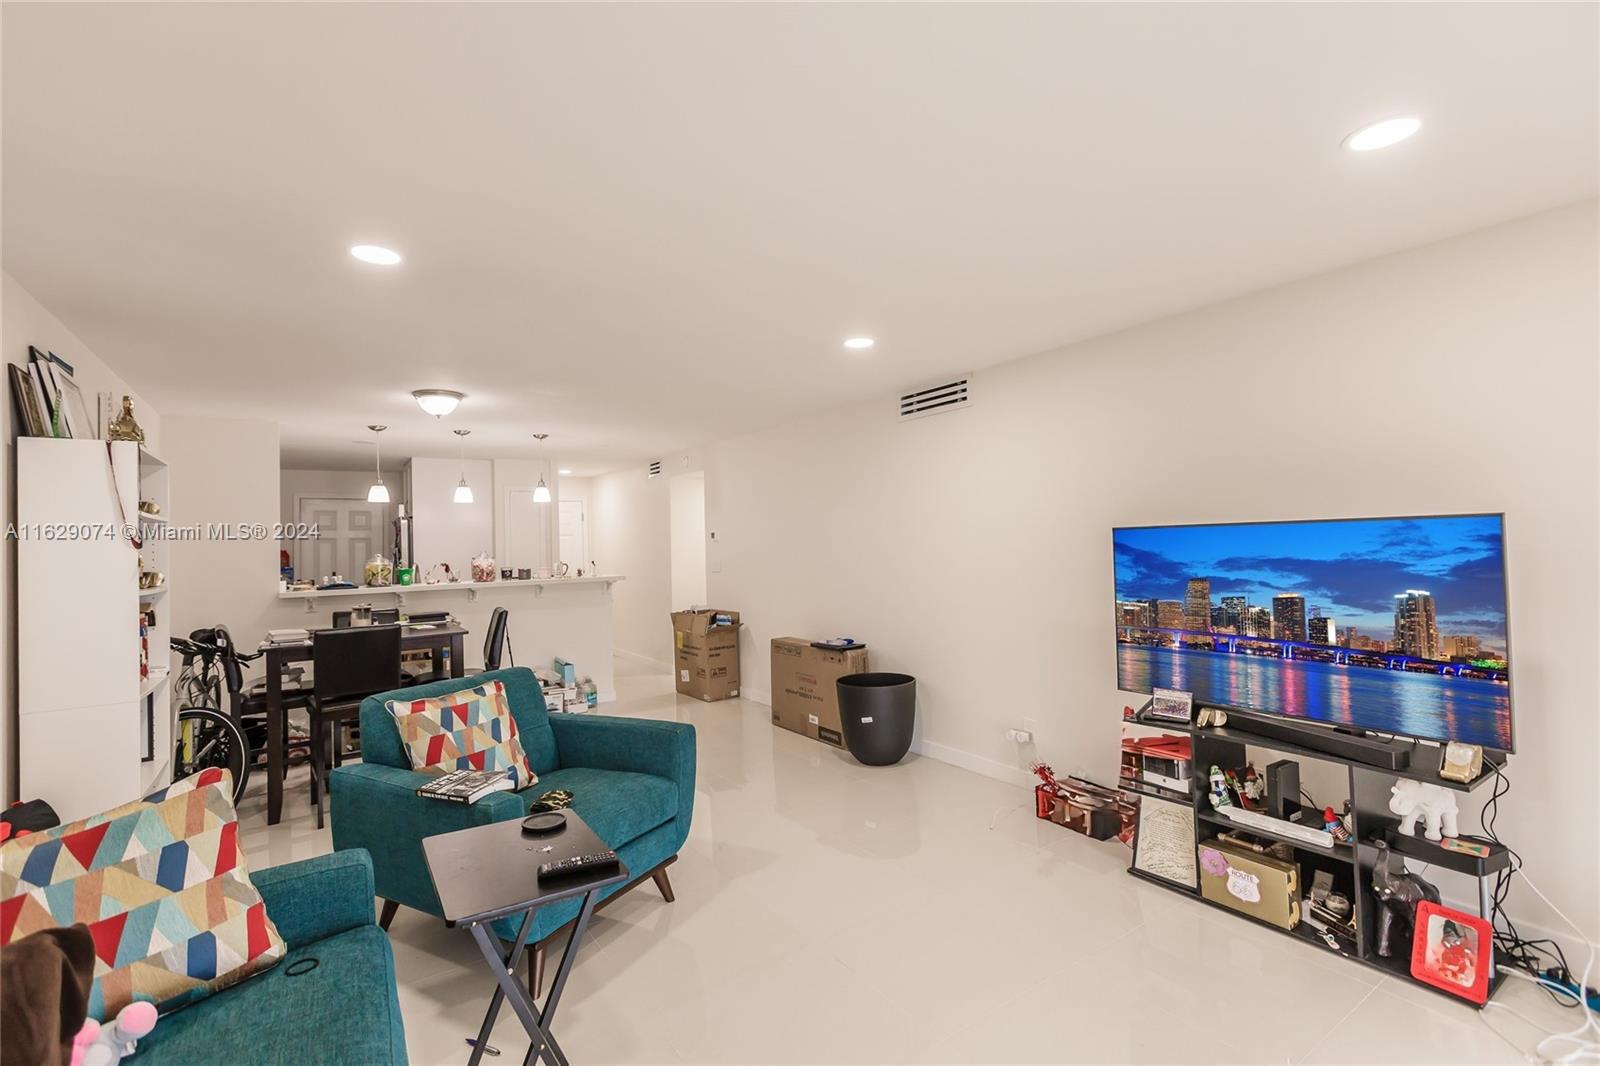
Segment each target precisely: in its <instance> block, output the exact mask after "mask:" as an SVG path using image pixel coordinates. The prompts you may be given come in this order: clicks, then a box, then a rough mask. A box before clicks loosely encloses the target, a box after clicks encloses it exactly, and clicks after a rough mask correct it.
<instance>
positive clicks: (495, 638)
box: [483, 607, 517, 673]
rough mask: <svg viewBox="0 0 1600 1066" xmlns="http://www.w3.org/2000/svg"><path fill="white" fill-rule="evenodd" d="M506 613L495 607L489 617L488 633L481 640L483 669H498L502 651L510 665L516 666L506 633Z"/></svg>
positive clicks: (485, 670)
mask: <svg viewBox="0 0 1600 1066" xmlns="http://www.w3.org/2000/svg"><path fill="white" fill-rule="evenodd" d="M506 618H507V612H506V609H505V608H504V607H496V608H495V609H494V610H493V611H492V612H491V613H490V615H489V632H488V634H487V635H486V636H485V637H484V638H483V669H484V672H485V673H487V672H489V671H490V670H498V669H500V653H501V651H502V649H503V650H504V652H505V655H506V657H507V658H508V659H509V660H510V665H512V666H515V665H517V660H516V656H514V655H512V654H511V637H510V636H509V635H508V634H507V633H506Z"/></svg>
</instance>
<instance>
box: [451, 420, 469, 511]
mask: <svg viewBox="0 0 1600 1066" xmlns="http://www.w3.org/2000/svg"><path fill="white" fill-rule="evenodd" d="M451 432H452V433H454V434H455V435H456V458H458V459H460V460H461V484H459V485H457V486H456V502H457V503H471V502H472V486H471V485H468V484H467V454H466V446H467V434H468V433H471V432H472V430H470V429H454V430H451Z"/></svg>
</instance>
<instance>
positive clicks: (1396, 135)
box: [1344, 115, 1422, 152]
mask: <svg viewBox="0 0 1600 1066" xmlns="http://www.w3.org/2000/svg"><path fill="white" fill-rule="evenodd" d="M1421 128H1422V120H1421V119H1420V118H1417V117H1415V116H1414V115H1402V116H1400V117H1398V118H1386V119H1384V120H1383V121H1382V122H1374V123H1373V124H1372V125H1370V126H1362V127H1361V128H1360V129H1358V130H1356V131H1355V132H1354V133H1352V134H1351V135H1350V136H1348V137H1346V138H1345V139H1344V146H1345V147H1346V148H1348V149H1349V150H1350V151H1352V152H1373V151H1376V150H1377V149H1379V148H1388V147H1389V146H1390V145H1394V144H1399V143H1400V142H1401V141H1403V140H1405V139H1406V138H1407V137H1410V136H1411V135H1412V134H1414V133H1416V132H1417V131H1418V130H1420V129H1421Z"/></svg>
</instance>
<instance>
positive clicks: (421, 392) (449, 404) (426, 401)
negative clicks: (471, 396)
mask: <svg viewBox="0 0 1600 1066" xmlns="http://www.w3.org/2000/svg"><path fill="white" fill-rule="evenodd" d="M411 397H412V399H414V400H416V401H417V406H418V407H420V408H422V409H423V410H424V411H426V412H428V413H429V414H430V415H432V416H433V417H435V418H443V417H444V416H445V415H447V414H449V413H450V412H451V411H454V410H455V409H456V405H457V404H459V403H460V402H461V401H462V400H464V399H466V397H465V396H464V395H462V394H461V393H459V392H455V391H453V390H451V389H417V390H416V391H414V392H413V393H412V394H411Z"/></svg>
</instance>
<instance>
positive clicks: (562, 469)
mask: <svg viewBox="0 0 1600 1066" xmlns="http://www.w3.org/2000/svg"><path fill="white" fill-rule="evenodd" d="M556 473H558V474H571V473H572V471H570V470H568V469H567V468H566V467H562V468H561V469H560V470H557V471H556Z"/></svg>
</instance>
